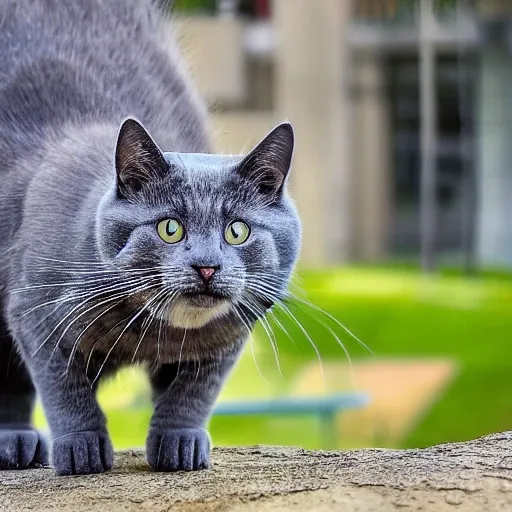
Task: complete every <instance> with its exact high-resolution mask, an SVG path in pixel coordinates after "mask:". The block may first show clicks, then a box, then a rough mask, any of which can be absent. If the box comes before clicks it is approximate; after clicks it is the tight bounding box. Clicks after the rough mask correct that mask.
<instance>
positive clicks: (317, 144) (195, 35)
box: [177, 0, 512, 266]
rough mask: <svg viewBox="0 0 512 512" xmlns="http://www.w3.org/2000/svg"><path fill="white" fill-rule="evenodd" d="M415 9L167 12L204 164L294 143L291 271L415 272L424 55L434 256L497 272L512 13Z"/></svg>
mask: <svg viewBox="0 0 512 512" xmlns="http://www.w3.org/2000/svg"><path fill="white" fill-rule="evenodd" d="M421 2H425V4H423V5H428V9H430V11H429V12H430V20H429V25H428V31H425V29H424V25H422V22H421V19H422V18H421V17H420V12H421V10H420V0H315V1H311V0H238V1H237V0H205V1H201V0H191V1H189V2H187V1H185V0H182V1H180V0H177V4H178V5H177V8H178V12H181V13H183V16H182V17H180V21H179V29H180V32H181V34H182V37H183V39H182V40H183V46H184V48H185V50H186V55H187V58H188V59H189V60H190V64H191V68H192V71H193V74H194V75H195V79H196V81H197V83H198V85H199V88H200V90H201V92H202V93H203V95H204V96H205V97H206V98H207V100H208V101H209V103H210V104H211V107H212V112H213V115H212V123H213V128H214V130H215V133H216V142H217V145H218V149H219V150H221V151H224V152H230V153H238V152H240V151H242V150H245V149H248V148H249V147H250V146H251V145H252V144H255V143H256V142H257V141H258V140H259V139H260V138H261V137H262V136H263V135H264V134H265V133H266V131H267V130H269V129H270V128H271V127H272V126H273V125H274V124H275V123H277V122H279V121H281V120H283V119H285V118H288V119H290V120H291V121H292V123H293V125H294V127H295V129H296V133H297V149H296V155H295V164H294V173H293V179H292V187H293V194H294V196H295V198H296V200H297V202H298V205H299V208H300V211H301V214H302V218H303V222H304V253H303V261H304V263H305V264H309V265H324V264H330V263H338V262H342V261H346V260H348V259H355V260H367V261H376V260H382V259H389V258H412V259H414V258H417V257H418V254H419V251H420V239H421V236H420V234H421V233H420V225H421V223H420V192H421V183H422V181H421V178H420V174H421V169H422V155H423V153H424V152H422V146H421V126H422V116H424V115H425V103H424V104H423V106H422V95H423V94H424V88H425V86H426V84H425V83H423V82H424V80H423V82H422V80H421V78H420V77H421V76H422V75H421V73H420V67H421V66H420V65H421V55H422V53H421V48H422V44H424V43H425V42H426V43H428V44H429V45H430V47H431V49H432V52H433V54H434V66H433V73H432V76H431V80H432V84H430V85H431V86H432V88H433V95H432V99H433V102H432V103H431V106H430V109H431V110H432V112H430V113H429V115H430V116H431V118H432V120H433V137H434V142H435V143H434V144H433V145H432V148H431V150H432V152H433V154H432V155H431V156H432V158H433V162H434V165H433V168H434V183H435V190H434V195H435V212H434V214H435V215H434V218H435V252H436V254H437V255H438V256H439V257H440V258H444V259H445V260H446V261H449V262H452V263H459V262H461V263H463V262H465V263H466V264H467V265H472V264H473V262H476V264H482V265H490V266H494V265H512V140H510V141H509V138H511V139H512V135H511V133H512V87H511V86H512V53H511V51H512V1H510V0H480V1H478V0H471V1H470V0H465V1H464V0H458V1H457V0H421ZM180 9H181V10H180Z"/></svg>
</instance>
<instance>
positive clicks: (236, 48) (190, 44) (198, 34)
mask: <svg viewBox="0 0 512 512" xmlns="http://www.w3.org/2000/svg"><path fill="white" fill-rule="evenodd" d="M174 25H175V29H176V30H177V33H178V37H179V39H180V43H181V47H182V48H183V53H184V57H185V59H186V61H187V63H188V65H189V67H190V69H191V73H192V76H193V79H194V81H195V83H196V84H197V87H198V88H199V92H200V93H201V95H202V96H203V98H205V99H206V100H207V101H208V102H210V103H218V102H220V103H222V104H223V105H237V104H240V103H243V101H244V100H245V95H246V92H247V84H246V82H245V61H244V59H245V54H244V30H245V28H244V24H243V23H242V22H241V21H240V20H237V19H231V18H213V17H211V18H208V17H205V18H202V17H194V18H188V19H177V20H176V21H175V23H174Z"/></svg>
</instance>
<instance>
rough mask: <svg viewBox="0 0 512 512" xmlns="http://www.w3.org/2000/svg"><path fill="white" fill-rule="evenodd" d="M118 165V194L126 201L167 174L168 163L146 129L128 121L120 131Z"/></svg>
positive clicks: (116, 163)
mask: <svg viewBox="0 0 512 512" xmlns="http://www.w3.org/2000/svg"><path fill="white" fill-rule="evenodd" d="M115 166H116V174H117V191H118V195H119V197H120V198H126V197H129V196H130V195H133V194H134V193H136V192H138V191H139V190H141V188H142V187H143V186H144V185H145V184H146V183H149V182H151V181H152V180H155V179H158V178H160V177H162V176H164V175H165V173H166V172H167V170H168V168H169V164H168V163H167V161H166V160H165V158H164V155H163V154H162V152H161V151H160V149H159V148H158V146H157V145H156V143H155V141H154V140H153V139H152V138H151V136H150V135H149V133H148V132H147V131H146V130H145V128H144V127H143V126H142V125H141V124H140V123H139V122H138V121H137V120H135V119H133V118H128V119H126V120H125V121H124V122H123V123H122V125H121V128H120V130H119V135H118V136H117V144H116V154H115Z"/></svg>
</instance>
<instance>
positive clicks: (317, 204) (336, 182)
mask: <svg viewBox="0 0 512 512" xmlns="http://www.w3.org/2000/svg"><path fill="white" fill-rule="evenodd" d="M349 7H350V2H349V1H343V2H341V1H339V0H315V1H314V2H313V1H311V0H274V2H273V14H274V26H275V30H276V45H277V46H276V71H275V78H276V84H275V87H276V89H275V105H276V109H277V112H276V114H277V117H278V118H281V119H284V118H289V119H290V120H291V122H292V123H293V125H294V127H295V130H296V135H297V146H296V153H295V166H294V174H293V181H292V183H293V186H294V192H295V198H296V200H297V204H298V207H299V210H300V212H301V214H302V219H303V225H304V249H303V260H302V261H303V263H304V264H307V265H320V264H325V263H334V262H339V261H340V260H343V259H345V258H346V257H347V256H348V252H349V246H350V237H351V229H350V227H351V226H350V145H349V140H350V138H349V130H350V128H349V119H350V109H349V107H350V105H349V101H348V98H347V96H346V95H344V72H345V66H346V63H347V59H346V55H345V50H346V45H344V44H343V36H344V33H345V30H346V25H347V22H348V20H349V16H350V12H349V11H350V10H349Z"/></svg>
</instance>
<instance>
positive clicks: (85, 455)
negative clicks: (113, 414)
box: [52, 431, 114, 475]
mask: <svg viewBox="0 0 512 512" xmlns="http://www.w3.org/2000/svg"><path fill="white" fill-rule="evenodd" d="M113 463H114V451H113V449H112V443H111V442H110V439H109V437H108V434H107V433H106V432H104V431H86V432H72V433H70V434H66V435H63V436H59V437H57V438H55V439H54V440H53V445H52V464H53V467H54V468H55V472H56V473H57V474H58V475H88V474H90V473H103V472H104V471H107V470H109V469H111V468H112V465H113Z"/></svg>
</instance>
